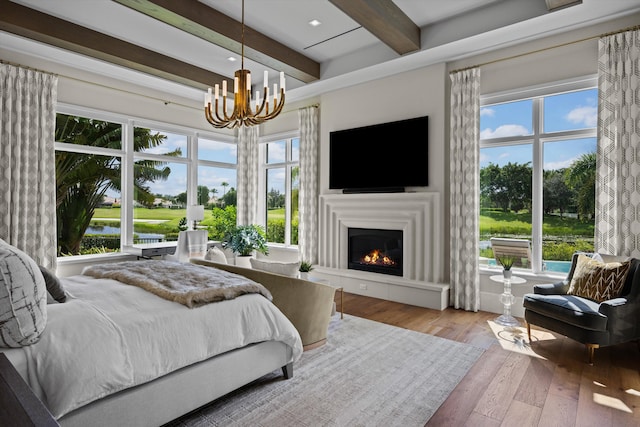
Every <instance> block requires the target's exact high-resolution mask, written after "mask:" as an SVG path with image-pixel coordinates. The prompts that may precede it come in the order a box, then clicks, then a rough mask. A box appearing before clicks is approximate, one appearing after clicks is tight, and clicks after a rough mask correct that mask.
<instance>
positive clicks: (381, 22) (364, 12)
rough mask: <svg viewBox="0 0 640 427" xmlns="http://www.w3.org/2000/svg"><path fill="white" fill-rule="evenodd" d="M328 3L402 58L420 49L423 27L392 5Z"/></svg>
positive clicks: (386, 0) (351, 0)
mask: <svg viewBox="0 0 640 427" xmlns="http://www.w3.org/2000/svg"><path fill="white" fill-rule="evenodd" d="M329 1H330V2H331V3H332V4H333V5H335V6H336V7H337V8H338V9H340V10H341V11H343V12H344V13H346V14H347V15H349V17H351V19H353V20H354V21H356V22H357V23H358V24H360V25H362V26H363V27H364V28H366V29H367V30H368V31H369V32H370V33H371V34H373V35H374V36H376V37H377V38H379V39H380V40H381V41H382V42H384V43H385V44H386V45H387V46H389V47H390V48H391V49H393V50H394V51H396V52H397V53H399V54H400V55H404V54H405V53H409V52H414V51H416V50H419V49H420V27H418V26H417V25H416V24H415V23H414V22H413V21H412V20H411V19H410V18H409V17H408V16H407V15H405V13H404V12H403V11H402V10H400V8H399V7H398V6H396V5H395V4H394V3H393V1H391V0H329Z"/></svg>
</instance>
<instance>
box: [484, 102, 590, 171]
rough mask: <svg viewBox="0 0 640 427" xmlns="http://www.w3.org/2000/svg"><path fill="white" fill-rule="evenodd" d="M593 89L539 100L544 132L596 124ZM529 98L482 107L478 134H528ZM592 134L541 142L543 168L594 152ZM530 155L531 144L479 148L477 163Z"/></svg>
mask: <svg viewBox="0 0 640 427" xmlns="http://www.w3.org/2000/svg"><path fill="white" fill-rule="evenodd" d="M597 96H598V92H597V89H588V90H582V91H577V92H569V93H565V94H560V95H555V96H550V97H546V98H545V100H544V104H543V116H544V125H543V127H544V132H545V133H553V132H559V131H566V130H576V129H585V128H589V127H595V126H596V124H597V117H598V109H597V102H598V99H597ZM532 112H533V101H532V100H523V101H517V102H511V103H506V104H496V105H491V106H486V107H482V108H481V110H480V138H481V139H486V138H500V137H507V136H519V135H531V134H532V133H533V123H532V121H533V119H532V116H533V113H532ZM595 150H596V138H595V137H594V138H582V139H574V140H569V141H560V142H546V143H545V144H544V169H545V170H555V169H560V168H566V167H569V166H570V165H571V163H573V161H575V160H576V159H578V158H579V157H580V156H581V155H582V154H586V153H590V152H595ZM531 159H532V145H531V144H526V145H521V146H509V147H492V148H483V149H482V150H481V151H480V167H484V166H487V165H488V164H489V163H490V162H491V163H493V164H498V165H500V166H502V165H505V164H507V163H509V162H512V163H520V164H522V163H526V162H530V161H531Z"/></svg>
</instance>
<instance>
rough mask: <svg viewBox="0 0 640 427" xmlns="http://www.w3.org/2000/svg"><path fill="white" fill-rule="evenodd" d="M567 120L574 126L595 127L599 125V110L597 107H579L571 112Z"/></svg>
mask: <svg viewBox="0 0 640 427" xmlns="http://www.w3.org/2000/svg"><path fill="white" fill-rule="evenodd" d="M565 118H566V119H567V120H568V121H569V122H571V123H573V124H583V125H585V126H586V127H594V126H596V125H597V124H598V109H597V108H596V107H582V106H581V107H577V108H574V109H573V110H571V111H569V114H567V115H566V116H565Z"/></svg>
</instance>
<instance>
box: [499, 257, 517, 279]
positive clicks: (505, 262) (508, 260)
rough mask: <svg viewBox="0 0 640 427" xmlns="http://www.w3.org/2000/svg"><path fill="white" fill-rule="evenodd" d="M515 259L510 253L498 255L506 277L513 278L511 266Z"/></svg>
mask: <svg viewBox="0 0 640 427" xmlns="http://www.w3.org/2000/svg"><path fill="white" fill-rule="evenodd" d="M515 260H516V259H515V257H513V256H510V255H503V256H496V261H497V262H498V264H500V265H501V266H502V275H503V276H504V278H505V279H510V278H511V267H513V263H514V262H515Z"/></svg>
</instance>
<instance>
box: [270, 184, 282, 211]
mask: <svg viewBox="0 0 640 427" xmlns="http://www.w3.org/2000/svg"><path fill="white" fill-rule="evenodd" d="M283 206H284V194H281V193H280V191H278V190H276V189H275V188H272V189H271V190H269V193H268V194H267V209H277V208H281V207H283Z"/></svg>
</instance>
